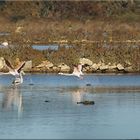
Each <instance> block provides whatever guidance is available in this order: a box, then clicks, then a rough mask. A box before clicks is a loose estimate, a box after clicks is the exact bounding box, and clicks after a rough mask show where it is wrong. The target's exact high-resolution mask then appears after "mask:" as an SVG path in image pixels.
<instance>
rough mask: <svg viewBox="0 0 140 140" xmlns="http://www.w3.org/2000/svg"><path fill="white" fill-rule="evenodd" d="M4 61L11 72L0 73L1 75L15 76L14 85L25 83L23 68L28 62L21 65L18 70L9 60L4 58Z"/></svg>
mask: <svg viewBox="0 0 140 140" xmlns="http://www.w3.org/2000/svg"><path fill="white" fill-rule="evenodd" d="M4 60H5V65H6V67H7V68H8V69H9V72H7V73H0V74H11V75H13V76H15V80H14V81H13V84H20V83H23V77H22V74H24V72H23V71H22V68H23V67H24V66H25V63H26V62H25V61H24V62H22V63H21V64H20V65H19V67H18V68H14V67H13V66H12V65H11V64H10V62H9V61H8V60H7V59H5V58H4Z"/></svg>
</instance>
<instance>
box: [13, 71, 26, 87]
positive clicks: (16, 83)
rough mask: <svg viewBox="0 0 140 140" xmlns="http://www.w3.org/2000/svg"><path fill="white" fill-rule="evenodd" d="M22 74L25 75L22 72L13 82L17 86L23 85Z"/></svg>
mask: <svg viewBox="0 0 140 140" xmlns="http://www.w3.org/2000/svg"><path fill="white" fill-rule="evenodd" d="M22 74H24V72H23V71H21V72H20V73H19V75H18V76H16V77H15V80H14V81H13V82H12V83H13V84H14V85H15V86H16V85H19V84H22V83H23V77H22Z"/></svg>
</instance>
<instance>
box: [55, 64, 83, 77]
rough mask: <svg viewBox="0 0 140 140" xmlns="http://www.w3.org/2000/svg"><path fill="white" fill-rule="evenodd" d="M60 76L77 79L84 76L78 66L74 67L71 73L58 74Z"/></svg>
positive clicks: (80, 66) (80, 67)
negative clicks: (75, 77)
mask: <svg viewBox="0 0 140 140" xmlns="http://www.w3.org/2000/svg"><path fill="white" fill-rule="evenodd" d="M58 74H60V75H66V76H77V77H79V78H81V79H82V78H83V77H81V75H84V74H83V72H82V65H81V64H79V65H78V66H74V68H73V73H70V74H69V73H58Z"/></svg>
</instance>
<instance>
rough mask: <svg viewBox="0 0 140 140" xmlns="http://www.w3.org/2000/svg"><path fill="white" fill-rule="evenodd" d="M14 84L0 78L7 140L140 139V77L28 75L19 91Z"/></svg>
mask: <svg viewBox="0 0 140 140" xmlns="http://www.w3.org/2000/svg"><path fill="white" fill-rule="evenodd" d="M12 79H13V77H12V76H8V75H1V76H0V137H1V139H20V138H22V139H31V138H32V139H37V138H38V139H55V138H56V139H139V138H140V134H139V129H140V121H139V117H140V75H138V74H87V75H85V76H84V78H83V79H82V80H80V79H78V78H77V77H66V76H62V75H57V74H26V75H25V76H24V83H23V84H22V85H20V86H18V87H13V86H12V85H11V81H12ZM83 100H93V101H95V104H94V105H83V104H77V102H79V101H83Z"/></svg>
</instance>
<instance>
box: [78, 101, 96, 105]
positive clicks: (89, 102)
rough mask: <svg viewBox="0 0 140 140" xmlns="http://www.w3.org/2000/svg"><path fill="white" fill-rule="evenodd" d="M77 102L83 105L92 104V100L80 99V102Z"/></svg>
mask: <svg viewBox="0 0 140 140" xmlns="http://www.w3.org/2000/svg"><path fill="white" fill-rule="evenodd" d="M77 104H83V105H94V104H95V102H94V101H82V102H77Z"/></svg>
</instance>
